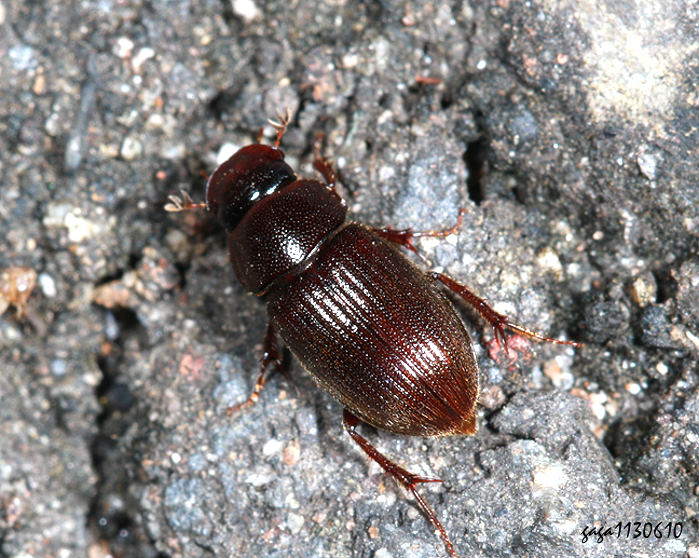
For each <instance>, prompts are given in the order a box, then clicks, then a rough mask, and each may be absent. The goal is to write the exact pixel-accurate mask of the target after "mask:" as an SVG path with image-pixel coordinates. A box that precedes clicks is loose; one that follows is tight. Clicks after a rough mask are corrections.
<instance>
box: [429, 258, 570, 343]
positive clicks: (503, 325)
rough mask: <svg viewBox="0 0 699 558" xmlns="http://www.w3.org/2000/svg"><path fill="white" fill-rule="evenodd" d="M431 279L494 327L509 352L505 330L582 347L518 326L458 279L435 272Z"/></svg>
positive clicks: (499, 339)
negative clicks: (446, 288)
mask: <svg viewBox="0 0 699 558" xmlns="http://www.w3.org/2000/svg"><path fill="white" fill-rule="evenodd" d="M429 275H430V276H431V277H434V278H435V279H436V280H437V281H439V282H441V283H442V284H444V285H446V286H447V287H448V288H449V289H450V290H451V291H452V292H454V293H455V294H457V295H458V296H459V297H460V298H462V299H463V300H465V301H466V302H467V303H468V304H469V305H470V306H471V307H472V308H473V309H474V310H475V311H476V312H478V314H480V316H481V317H482V318H483V319H484V320H485V321H486V322H488V323H489V324H490V325H491V326H493V330H494V331H495V340H496V341H497V343H498V345H500V343H502V344H503V345H504V347H505V350H507V338H506V337H505V329H509V330H510V331H514V332H515V333H518V334H520V335H523V336H524V337H529V338H530V339H537V340H539V341H547V342H549V343H558V344H559V345H572V346H573V347H582V344H581V343H577V342H575V341H564V340H562V339H553V338H552V337H546V336H545V335H541V334H540V333H537V332H536V331H532V330H531V329H527V328H526V327H524V326H521V325H519V324H516V323H515V322H513V321H511V320H510V319H509V318H508V317H507V316H505V315H504V314H500V313H499V312H496V311H495V310H494V309H493V307H492V306H490V304H488V303H487V302H486V301H485V299H483V298H481V297H479V296H478V295H476V294H475V293H473V292H472V291H471V290H469V288H468V287H467V286H466V285H463V284H461V283H459V282H458V281H457V280H456V279H452V278H451V277H449V276H448V275H446V274H444V273H437V272H435V271H432V272H429Z"/></svg>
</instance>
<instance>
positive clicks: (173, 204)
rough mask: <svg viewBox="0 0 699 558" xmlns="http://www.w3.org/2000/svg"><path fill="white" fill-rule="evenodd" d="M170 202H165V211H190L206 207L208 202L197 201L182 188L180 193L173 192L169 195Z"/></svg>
mask: <svg viewBox="0 0 699 558" xmlns="http://www.w3.org/2000/svg"><path fill="white" fill-rule="evenodd" d="M167 199H169V200H170V203H167V204H165V207H164V209H165V211H169V212H170V213H177V212H179V211H189V210H191V209H205V208H206V204H205V203H204V202H200V203H197V202H195V201H194V200H193V199H192V198H191V197H190V196H189V194H188V193H187V192H185V191H184V190H180V195H179V196H175V195H174V194H171V195H169V196H168V197H167Z"/></svg>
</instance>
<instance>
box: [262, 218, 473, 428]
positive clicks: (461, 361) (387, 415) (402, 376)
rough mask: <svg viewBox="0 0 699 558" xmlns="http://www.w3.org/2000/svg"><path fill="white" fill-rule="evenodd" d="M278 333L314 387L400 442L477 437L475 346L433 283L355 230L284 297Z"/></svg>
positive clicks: (273, 303)
mask: <svg viewBox="0 0 699 558" xmlns="http://www.w3.org/2000/svg"><path fill="white" fill-rule="evenodd" d="M267 309H268V311H269V315H270V318H271V320H272V323H273V324H274V327H275V329H276V330H277V331H278V332H279V334H280V335H281V337H282V339H283V340H284V343H285V344H286V345H287V347H289V349H290V350H291V351H292V353H293V354H294V355H295V356H296V357H297V358H298V359H299V360H300V361H301V362H302V363H303V364H304V366H305V368H306V369H307V370H308V371H309V372H310V373H311V374H312V375H313V377H314V379H315V380H316V382H317V383H318V384H319V385H320V386H321V387H323V388H324V389H326V390H328V391H329V392H330V394H332V396H333V397H335V398H336V399H337V400H338V401H340V402H341V403H342V404H343V405H344V406H345V407H346V408H348V409H350V410H351V411H352V412H353V413H354V414H355V415H356V416H357V417H359V418H361V419H362V420H363V421H365V422H367V423H369V424H371V425H373V426H376V427H378V428H382V429H384V430H388V431H390V432H395V433H397V434H409V435H420V436H435V435H446V434H457V433H459V434H473V433H474V432H475V431H476V421H475V415H474V407H475V404H476V400H477V397H478V368H477V364H476V361H475V358H474V355H473V350H472V348H471V341H470V339H469V336H468V333H467V332H466V330H465V328H464V325H463V323H462V321H461V319H460V318H459V316H458V315H457V314H456V312H455V310H454V307H453V306H452V304H451V302H450V301H449V300H447V299H446V298H445V297H444V295H443V294H442V293H441V292H440V289H439V287H438V285H437V283H436V281H434V280H433V279H432V278H430V277H428V276H426V275H425V274H424V273H423V272H422V271H420V270H419V269H418V268H416V267H415V266H414V265H413V264H412V263H410V262H409V261H408V260H407V259H406V258H405V257H404V256H403V255H402V254H400V253H399V252H398V251H397V250H396V249H395V248H393V247H392V246H391V245H389V244H388V243H387V242H386V241H384V240H383V239H381V238H379V237H378V236H377V235H375V234H373V233H372V232H371V231H369V230H368V229H367V228H366V227H363V226H361V225H358V224H349V225H348V226H346V227H345V228H343V229H342V230H341V231H340V232H339V233H338V234H337V235H335V236H334V237H333V238H332V240H330V241H329V242H328V243H326V244H325V245H324V246H323V247H322V248H321V249H320V250H319V253H318V255H317V256H316V258H315V259H314V261H313V263H312V264H311V265H310V266H309V267H308V268H307V269H306V270H305V271H304V272H303V273H301V274H300V275H298V277H296V278H295V279H294V280H293V281H292V282H291V283H290V284H289V285H288V286H287V287H286V288H285V289H281V290H279V291H278V292H276V293H273V294H271V295H270V297H269V299H268V301H267Z"/></svg>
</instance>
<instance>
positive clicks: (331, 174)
mask: <svg viewBox="0 0 699 558" xmlns="http://www.w3.org/2000/svg"><path fill="white" fill-rule="evenodd" d="M322 146H323V134H322V132H321V133H318V134H317V135H316V141H315V142H314V144H313V168H314V169H316V170H317V171H318V172H319V173H320V174H321V175H322V176H323V179H324V180H325V183H326V184H327V185H328V187H329V188H335V183H336V182H337V174H335V169H333V165H332V163H331V162H330V160H329V159H328V158H326V157H323V155H322V153H321V151H322Z"/></svg>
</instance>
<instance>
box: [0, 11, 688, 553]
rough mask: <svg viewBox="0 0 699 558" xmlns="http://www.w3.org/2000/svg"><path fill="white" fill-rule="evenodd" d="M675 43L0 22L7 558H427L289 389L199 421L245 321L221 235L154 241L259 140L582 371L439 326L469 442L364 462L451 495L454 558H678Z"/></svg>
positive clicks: (181, 232) (474, 28)
mask: <svg viewBox="0 0 699 558" xmlns="http://www.w3.org/2000/svg"><path fill="white" fill-rule="evenodd" d="M698 22H699V13H698V11H697V5H696V3H694V2H691V1H684V2H683V1H678V0H668V1H666V2H661V1H660V0H648V1H645V2H634V1H631V2H628V1H622V0H609V1H608V2H605V3H602V4H599V5H598V4H596V3H590V2H573V1H571V0H564V1H561V2H550V1H547V0H540V1H533V2H520V1H515V0H498V1H496V2H471V3H468V2H453V3H451V4H447V3H433V2H422V1H417V2H405V1H391V0H387V1H383V2H380V3H354V2H348V1H346V0H345V1H342V0H339V1H335V2H328V3H325V2H323V3H318V4H314V3H311V2H306V1H304V0H302V1H300V2H293V3H291V5H288V4H287V3H282V2H279V3H278V2H274V1H270V2H260V1H259V0H258V1H257V2H254V1H253V0H232V1H229V0H200V1H197V2H195V1H191V0H172V1H167V2H165V1H162V0H155V1H151V2H145V1H144V2H138V1H131V0H123V1H116V0H94V1H93V0H84V1H82V2H77V1H66V2H23V1H20V0H11V1H7V0H0V26H1V27H2V35H1V36H0V53H1V54H2V56H0V75H1V76H2V80H1V81H0V87H2V96H1V97H0V176H1V179H2V188H1V189H0V230H2V231H3V234H4V238H5V241H4V243H3V248H2V250H0V273H3V274H2V275H0V310H4V312H3V313H2V315H1V316H0V369H1V370H2V373H1V374H0V396H1V397H2V405H1V406H0V557H4V556H7V557H18V558H19V557H22V558H27V557H44V556H46V557H68V556H71V557H72V556H89V558H98V557H100V556H107V555H112V556H123V557H146V558H147V557H159V558H165V557H171V558H175V557H180V556H186V557H188V558H198V557H211V556H218V557H222V556H235V557H259V556H266V557H277V556H278V557H304V558H306V557H319V558H322V557H333V558H344V557H347V558H349V557H357V558H359V557H361V558H364V557H366V558H368V557H372V558H390V557H395V558H399V557H409V558H418V557H428V556H429V557H432V556H446V551H445V548H444V545H443V543H442V541H441V539H440V538H439V537H438V536H436V535H435V534H434V532H433V529H432V527H431V525H430V524H429V522H427V521H426V519H425V518H424V517H423V516H422V514H421V513H420V512H419V511H418V509H417V508H416V506H415V504H414V502H413V501H412V500H411V499H410V498H409V497H407V496H406V495H405V493H404V491H402V489H400V488H399V487H398V486H396V485H395V483H394V482H393V481H392V480H390V479H389V478H387V477H386V476H385V475H384V474H383V473H382V471H381V470H380V468H379V467H378V466H376V465H375V464H369V462H368V461H367V459H366V458H365V457H364V455H363V454H362V453H361V451H360V450H359V449H358V448H356V447H355V446H353V444H352V442H351V441H350V440H349V438H348V436H347V435H346V434H345V433H344V432H343V430H342V426H341V413H342V410H341V408H340V406H339V404H338V403H336V402H335V401H333V400H332V398H330V397H329V396H328V395H327V394H325V393H323V392H321V391H319V390H317V389H315V386H314V384H313V382H312V380H311V379H310V378H309V376H308V375H307V374H306V373H305V372H304V371H303V369H302V368H301V366H299V365H298V363H295V362H294V361H293V359H292V361H291V371H290V378H289V381H287V380H285V379H284V378H281V377H275V378H274V379H272V380H271V381H270V382H269V384H268V386H267V387H266V389H265V390H264V391H263V393H262V395H261V397H260V401H259V402H258V404H257V405H256V406H254V407H253V408H251V409H248V410H245V411H243V412H241V413H239V414H237V415H235V416H233V417H228V416H227V415H226V408H227V407H228V405H230V404H232V403H235V402H238V401H241V400H242V399H244V398H245V397H246V395H247V393H248V392H249V390H250V389H251V386H252V384H253V383H254V378H255V376H256V374H257V369H258V366H259V365H258V359H259V357H260V352H261V340H262V337H263V335H264V331H265V327H266V317H265V312H264V306H263V305H262V304H261V303H260V301H258V300H256V299H255V297H252V296H250V295H247V294H246V293H244V292H243V289H242V288H241V287H240V286H239V285H238V284H237V283H236V281H235V279H234V277H233V273H232V271H231V269H230V264H229V262H228V260H227V250H226V245H225V242H226V241H225V237H224V235H223V233H222V231H221V230H220V229H219V228H218V226H217V225H216V223H214V222H212V221H211V220H210V219H208V218H207V217H206V216H205V215H203V214H199V215H197V214H194V213H190V214H176V215H170V214H166V213H165V212H164V211H163V209H162V208H163V204H164V203H165V201H166V198H167V196H168V194H171V193H175V192H177V191H178V190H180V189H183V190H186V191H188V192H190V193H191V194H192V196H193V197H194V198H195V199H201V198H202V196H203V188H204V183H205V179H204V178H202V173H203V174H206V173H210V172H211V171H212V170H213V169H214V168H215V165H216V162H217V160H219V159H220V158H221V157H222V156H224V154H225V153H230V151H231V150H233V149H236V148H237V147H240V146H242V145H245V144H247V143H251V142H252V141H254V139H255V137H256V134H257V129H258V128H259V126H260V125H261V124H262V123H264V122H265V120H266V118H267V117H269V116H273V115H274V113H275V112H276V111H278V110H279V109H282V108H284V107H290V108H291V109H292V110H293V111H294V119H293V121H292V125H291V127H290V129H289V131H288V133H287V135H286V136H285V137H284V142H283V148H284V150H285V152H286V153H287V160H288V161H289V162H290V164H291V165H292V166H293V167H294V168H297V169H299V172H300V174H304V175H312V174H313V170H312V168H311V162H312V145H313V140H314V138H315V134H316V133H317V132H323V133H324V134H325V143H326V149H325V151H326V153H327V155H328V156H329V157H330V158H332V159H333V160H334V161H335V162H336V165H337V168H338V170H339V174H340V177H341V181H342V185H341V191H342V193H343V195H344V196H345V197H346V199H347V200H348V204H349V206H350V208H351V211H352V215H353V218H354V219H356V220H358V221H362V222H366V223H368V224H371V225H373V226H383V225H386V224H391V225H393V226H396V227H414V228H416V229H432V228H440V227H443V226H445V225H450V224H451V223H453V221H454V219H455V218H456V214H457V209H458V208H459V207H465V208H466V209H467V213H466V215H465V218H464V226H463V228H462V229H461V231H460V232H459V233H458V235H455V236H452V237H450V238H449V239H448V240H447V241H445V242H439V241H437V240H435V239H424V240H422V241H421V242H420V247H421V249H422V251H423V253H424V255H425V257H426V258H427V260H428V261H429V262H430V265H431V266H432V267H434V268H437V269H442V270H448V272H449V273H450V274H451V275H453V276H454V277H456V278H457V279H459V280H461V281H463V282H465V283H467V284H469V285H470V286H471V287H473V288H474V290H476V291H477V292H479V293H480V294H482V295H483V296H485V297H487V298H488V299H489V300H490V301H491V302H493V303H494V305H495V307H496V308H497V309H499V310H501V311H503V312H505V313H507V314H508V315H511V316H512V317H514V318H515V319H516V320H517V321H519V322H520V323H522V324H524V325H527V326H529V327H532V328H534V329H538V330H541V331H543V332H545V333H547V334H550V335H553V336H566V337H567V338H571V339H577V340H580V341H583V342H584V343H585V347H584V348H582V349H577V350H576V349H572V348H569V347H562V346H558V345H541V344H529V343H522V342H521V340H519V339H513V340H512V343H513V347H514V348H515V349H516V350H515V351H514V352H516V353H517V354H518V358H517V359H510V358H508V356H507V355H504V354H503V353H502V351H498V349H497V347H495V346H494V345H493V343H491V340H492V333H491V331H489V328H488V327H486V326H485V324H483V323H482V322H481V321H480V320H479V319H477V318H476V317H474V316H473V315H472V314H471V313H469V312H468V311H465V312H464V316H465V318H466V323H467V327H468V328H469V331H470V332H471V333H472V336H473V338H474V340H475V348H476V352H477V356H478V359H479V362H480V365H481V385H482V394H481V405H480V407H479V425H480V429H479V432H478V433H477V435H476V436H474V437H459V438H456V437H454V438H440V439H427V438H410V437H401V436H395V435H390V434H387V433H385V432H380V431H375V430H373V429H371V428H368V427H366V428H364V429H363V430H362V432H363V433H364V434H365V435H366V436H367V437H368V438H369V439H370V440H371V441H372V442H373V443H375V444H376V445H377V446H378V447H379V448H380V449H381V450H382V451H384V452H385V453H386V454H387V455H388V456H390V457H393V458H394V459H396V460H397V461H399V462H400V463H401V464H404V465H405V466H406V467H407V468H409V469H410V470H412V471H414V472H417V473H420V474H426V475H430V476H438V477H440V478H442V479H443V480H444V484H442V485H438V484H437V485H428V486H425V487H423V489H422V493H423V494H424V495H425V497H426V499H427V500H428V501H429V502H430V503H431V504H432V505H433V506H434V508H435V510H436V512H437V515H438V516H439V517H440V518H441V519H442V521H443V523H444V525H445V527H446V529H447V531H448V532H449V533H450V535H451V537H452V540H453V542H454V545H455V547H456V549H457V551H458V553H459V555H460V556H473V557H492V558H498V557H507V556H522V557H523V556H557V557H563V558H566V557H575V558H579V557H580V556H586V557H587V556H595V557H596V556H605V557H606V556H632V555H633V556H647V557H668V556H677V557H680V556H689V557H692V558H696V557H699V541H698V538H697V512H698V511H699V498H698V495H699V462H698V461H699V458H698V457H697V456H698V455H699V452H698V451H697V448H698V447H699V427H698V426H697V425H698V424H699V387H698V385H699V372H698V371H697V369H698V366H697V364H698V362H697V361H698V360H699V302H698V301H699V256H698V254H699V234H698V231H699V187H698V182H699V180H698V177H699V171H698V170H697V169H699V110H698V109H699V106H698V105H699V88H698V86H697V83H698V82H699V66H697V60H698V58H697V49H698V48H699V47H697V45H698V44H699V31H698V29H699V26H698ZM266 133H267V137H270V136H271V133H272V131H271V129H270V128H269V127H268V128H267V132H266ZM19 268H24V269H19ZM33 282H35V285H34V283H33ZM33 285H34V286H33ZM32 286H33V288H32ZM30 291H31V292H30ZM28 293H30V296H29V297H28V300H26V303H25V299H26V298H27V297H26V295H27V294H28ZM5 306H8V307H7V308H5ZM18 310H19V312H18ZM627 522H631V525H630V526H629V529H630V536H626V531H625V529H626V527H625V525H626V524H627ZM634 522H641V523H640V524H641V528H642V527H643V526H644V525H645V523H646V522H652V525H653V526H655V525H657V524H658V523H660V524H661V532H660V533H659V534H660V535H661V536H660V537H657V536H656V535H657V534H658V532H657V531H656V532H655V533H654V534H652V535H651V536H650V537H648V538H646V537H644V536H643V535H641V536H640V537H636V538H634V537H633V530H634V526H633V523H634ZM617 524H621V526H620V527H619V530H620V531H621V536H617V535H618V534H619V533H618V532H617V530H616V525H617ZM668 524H671V525H670V530H672V529H674V533H668V528H667V525H668ZM680 524H681V534H679V536H675V535H676V534H677V527H678V525H680ZM607 527H611V528H612V529H614V534H612V535H608V536H606V537H597V536H596V535H595V534H594V533H593V534H592V535H590V536H588V537H586V536H585V533H587V534H588V535H589V532H590V530H591V529H593V528H596V529H597V530H602V531H604V530H605V529H606V528H607Z"/></svg>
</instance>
